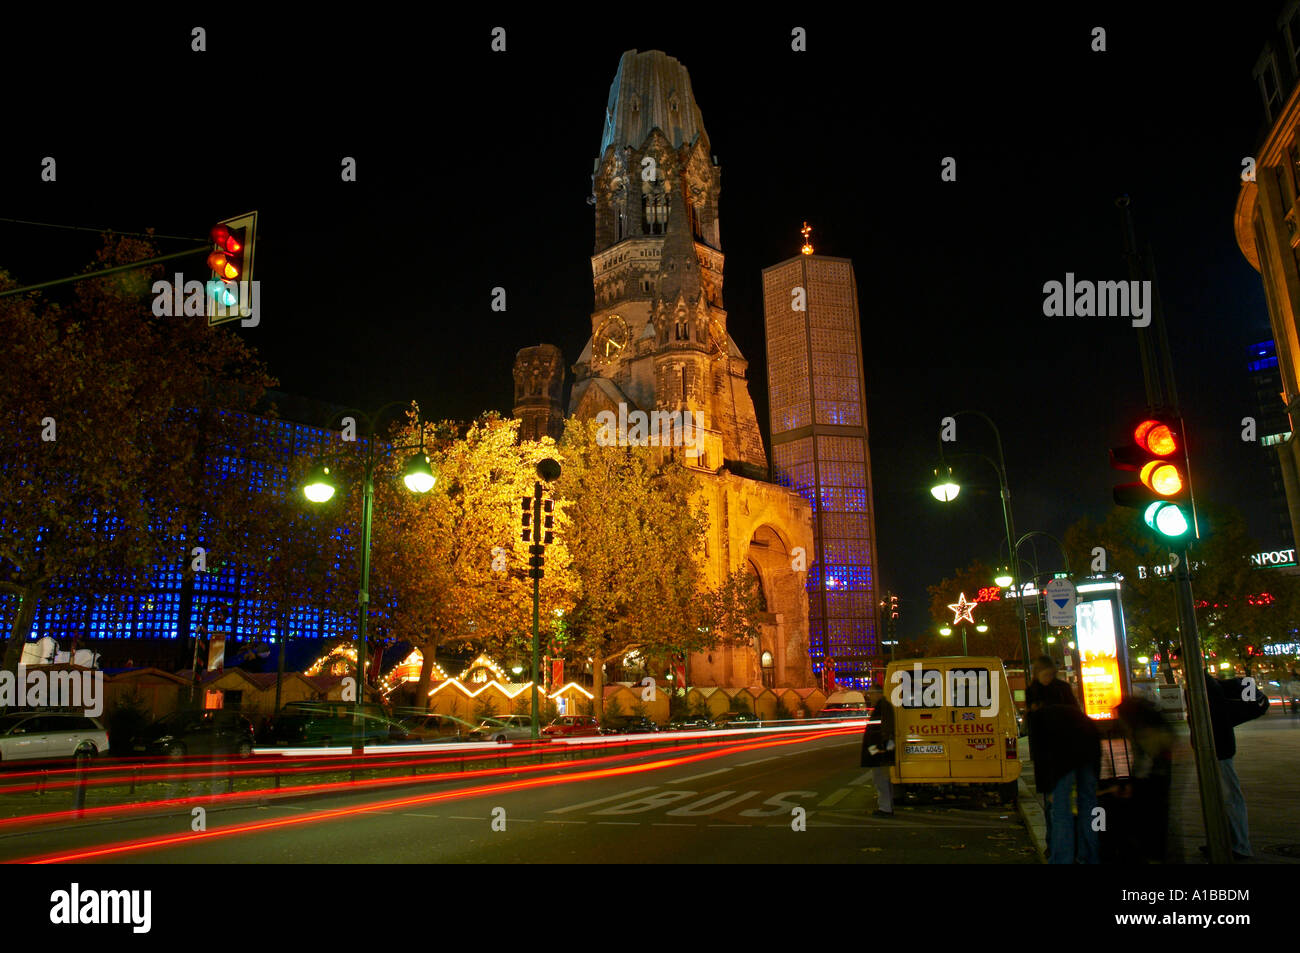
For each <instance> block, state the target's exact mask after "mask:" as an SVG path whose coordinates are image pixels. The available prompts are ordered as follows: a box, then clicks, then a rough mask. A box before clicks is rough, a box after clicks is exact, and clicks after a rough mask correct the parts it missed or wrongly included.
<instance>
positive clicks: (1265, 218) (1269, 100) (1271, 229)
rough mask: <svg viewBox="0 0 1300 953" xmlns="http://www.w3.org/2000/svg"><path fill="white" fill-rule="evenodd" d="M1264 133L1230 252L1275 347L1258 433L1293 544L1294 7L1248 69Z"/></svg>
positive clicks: (1296, 330)
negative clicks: (1277, 426) (1250, 283)
mask: <svg viewBox="0 0 1300 953" xmlns="http://www.w3.org/2000/svg"><path fill="white" fill-rule="evenodd" d="M1253 75H1254V78H1255V81H1256V83H1257V84H1258V88H1259V92H1260V98H1261V99H1262V101H1263V106H1264V110H1263V112H1264V120H1265V128H1264V132H1263V136H1262V139H1261V141H1260V143H1259V145H1258V146H1257V148H1256V149H1255V152H1254V155H1253V156H1250V157H1249V158H1250V159H1253V160H1254V162H1253V168H1252V166H1251V164H1250V163H1249V162H1248V163H1247V164H1246V165H1245V166H1244V168H1243V170H1242V184H1241V191H1240V193H1239V194H1238V197H1237V207H1236V212H1235V215H1234V222H1233V225H1234V229H1235V232H1236V237H1237V246H1238V247H1239V248H1240V249H1241V253H1242V254H1243V255H1244V256H1245V257H1246V260H1247V261H1249V262H1250V264H1251V266H1252V267H1253V268H1254V269H1255V270H1256V271H1257V272H1259V274H1260V278H1261V279H1262V281H1263V285H1264V297H1265V299H1266V301H1267V303H1268V317H1269V323H1270V324H1271V325H1272V328H1273V341H1274V342H1275V345H1276V353H1275V354H1274V355H1265V356H1266V357H1276V359H1277V365H1276V370H1277V374H1278V383H1279V384H1280V387H1279V394H1280V398H1279V399H1280V400H1281V402H1282V406H1283V408H1284V410H1285V413H1286V416H1287V421H1286V424H1285V426H1284V427H1283V428H1282V429H1281V430H1280V431H1279V432H1278V433H1265V431H1264V429H1263V427H1262V425H1261V428H1260V429H1259V431H1258V435H1259V437H1260V438H1261V442H1262V440H1263V438H1269V440H1270V444H1271V446H1270V448H1269V450H1268V452H1271V453H1275V454H1276V457H1277V465H1278V471H1279V473H1280V476H1281V481H1282V486H1283V490H1284V493H1285V496H1286V505H1287V513H1288V521H1289V523H1290V527H1291V539H1292V540H1295V539H1300V443H1297V441H1296V439H1295V437H1294V436H1293V435H1294V433H1295V419H1296V415H1297V413H1298V412H1300V378H1297V374H1298V373H1300V325H1298V323H1297V320H1298V318H1300V2H1296V0H1292V2H1290V3H1287V4H1286V6H1285V7H1284V8H1283V10H1282V15H1281V16H1280V17H1279V18H1278V21H1277V30H1276V32H1275V33H1274V35H1273V36H1272V37H1271V38H1270V39H1269V40H1268V42H1267V43H1266V45H1265V47H1264V51H1263V52H1262V53H1261V54H1260V57H1259V60H1258V61H1257V62H1256V64H1255V69H1254V74H1253Z"/></svg>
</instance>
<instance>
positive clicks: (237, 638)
mask: <svg viewBox="0 0 1300 953" xmlns="http://www.w3.org/2000/svg"><path fill="white" fill-rule="evenodd" d="M289 400H290V401H291V402H292V401H293V399H292V398H289ZM303 406H305V405H303ZM226 420H227V422H229V423H233V424H234V425H235V426H232V427H228V428H223V430H222V432H223V433H224V434H230V433H234V434H237V435H238V438H237V440H235V441H231V440H226V439H225V438H223V440H224V442H225V443H226V445H224V446H215V447H212V448H210V449H209V450H208V452H207V453H206V455H205V457H204V461H203V469H204V474H205V477H204V478H205V480H206V481H211V482H214V483H215V482H220V483H222V484H225V486H224V487H223V490H225V491H227V492H228V491H229V489H230V487H229V484H230V483H231V482H234V483H235V484H236V486H238V487H242V488H244V489H245V492H247V493H248V494H249V496H250V497H251V496H253V495H255V494H260V493H274V494H295V495H296V494H297V493H298V488H297V487H295V486H290V479H289V473H290V465H291V463H292V462H293V461H294V459H295V458H297V457H300V456H308V457H314V456H316V455H318V454H319V453H320V452H321V450H322V448H323V447H324V446H325V445H326V443H327V442H328V441H337V436H338V435H337V432H336V431H333V430H331V429H329V428H326V427H320V426H313V425H309V424H303V423H296V422H294V421H290V420H284V419H277V418H271V417H264V416H256V415H242V414H231V415H228V416H227V418H226ZM243 440H247V441H252V442H255V443H256V444H257V445H259V446H261V447H263V448H266V449H270V450H271V453H269V454H267V453H261V454H258V455H257V456H258V457H260V458H261V459H252V458H251V457H252V455H250V454H247V453H245V452H242V451H241V449H240V447H238V446H233V445H231V444H232V443H234V442H238V441H243ZM303 505H304V506H306V505H309V504H306V503H305V502H304V504H303ZM210 519H211V517H210V516H209V515H208V514H204V516H203V518H202V520H201V521H200V523H199V526H198V529H197V531H196V532H195V533H194V534H193V536H192V538H190V539H184V540H182V539H178V540H177V541H176V553H177V558H176V559H175V561H174V562H171V563H168V564H165V565H158V566H155V567H153V569H151V570H150V571H149V572H148V574H147V576H146V579H145V581H144V584H143V585H141V584H140V583H139V582H138V581H136V580H132V579H128V578H126V577H122V578H114V577H106V578H104V579H103V580H101V582H100V583H99V584H98V585H97V586H86V585H84V584H82V585H73V584H72V583H70V582H69V581H67V580H64V581H63V582H62V584H61V585H60V584H58V583H56V584H55V585H53V586H52V587H51V588H50V590H49V591H48V593H47V594H46V596H45V598H44V599H43V600H42V603H41V605H40V606H39V607H38V608H37V610H36V614H35V618H34V620H33V625H32V630H31V633H30V635H29V640H30V641H35V640H37V639H39V638H41V637H44V636H48V637H50V638H53V639H55V640H56V641H57V642H58V643H59V645H60V647H61V648H63V649H65V650H66V649H67V648H68V647H69V645H70V644H71V642H72V641H73V640H76V641H77V642H78V643H79V644H80V645H83V646H88V647H93V648H95V649H96V650H97V651H101V652H102V653H103V654H104V660H103V664H104V665H105V666H106V667H112V666H113V665H114V664H121V663H124V662H126V661H127V660H130V661H133V662H134V663H136V664H157V665H168V666H170V665H172V663H175V662H179V661H181V660H182V659H184V664H185V665H188V664H189V655H188V653H187V648H186V646H188V645H190V644H191V643H189V637H190V636H192V635H194V634H196V633H197V634H199V635H201V636H202V637H204V638H206V637H207V636H208V635H209V634H211V635H217V634H221V635H225V636H226V638H227V652H226V656H227V658H231V657H232V640H233V643H234V644H235V645H236V646H237V643H240V642H244V643H258V642H263V643H275V642H277V641H278V640H279V639H280V638H281V637H283V636H286V635H287V636H288V637H289V638H291V639H294V640H297V639H323V640H338V639H341V638H351V637H353V635H354V633H355V631H356V622H357V617H356V608H355V606H356V590H357V584H356V578H355V575H356V573H355V567H354V563H355V561H356V560H355V544H356V538H357V536H358V531H356V530H352V529H351V528H350V527H348V526H346V525H344V526H340V527H339V528H338V529H336V530H335V531H334V533H333V534H332V536H331V537H330V541H331V544H332V547H331V549H332V551H331V552H329V553H327V554H326V559H327V563H326V567H327V569H328V570H329V573H330V586H331V588H330V589H329V590H328V591H327V592H326V594H325V595H324V596H323V597H319V596H318V597H317V600H319V599H322V598H323V599H324V601H325V603H326V604H315V602H314V601H313V600H312V599H310V598H308V597H303V598H299V599H294V598H292V597H291V598H290V599H288V600H286V603H285V606H284V608H283V610H282V609H281V608H280V606H279V605H278V604H275V603H273V602H272V601H271V600H270V599H269V598H267V597H265V596H264V595H263V593H264V592H265V582H266V578H267V574H266V572H265V571H264V570H261V569H259V568H257V567H256V566H255V565H247V564H245V565H237V564H229V563H227V564H224V565H223V564H221V560H220V559H218V558H217V555H216V554H215V553H214V554H213V556H212V558H211V560H210V561H209V563H208V566H207V569H208V571H206V572H190V571H189V566H190V557H189V556H188V555H184V554H187V553H189V552H190V551H191V549H192V547H195V546H200V547H204V548H205V549H206V548H207V534H206V533H205V530H204V527H205V526H207V525H210ZM104 532H106V533H111V532H112V526H111V522H107V523H106V524H105V526H104ZM267 555H271V554H269V553H268V554H267ZM254 561H255V562H258V561H260V559H255V560H254ZM213 563H216V564H215V565H214V564H213ZM87 589H95V590H97V591H98V593H99V594H98V595H96V596H94V597H93V598H84V597H82V596H80V595H77V594H74V593H84V592H85V591H86V590H87ZM386 606H387V602H386V599H385V593H384V592H383V590H382V588H379V587H377V588H376V590H375V591H374V592H373V593H372V610H375V614H374V617H373V618H372V631H373V632H375V634H377V635H380V636H383V635H384V634H386V631H387V626H386V624H385V623H386V622H387V619H388V616H389V613H388V612H387V611H385V609H386ZM16 608H17V600H16V598H15V597H13V596H6V597H4V598H3V599H0V624H3V625H4V626H5V627H6V629H7V628H8V626H9V625H10V624H11V621H12V619H13V615H14V612H15V611H16ZM177 640H185V642H184V644H183V645H182V644H179V643H178V642H177ZM90 643H96V644H94V645H90Z"/></svg>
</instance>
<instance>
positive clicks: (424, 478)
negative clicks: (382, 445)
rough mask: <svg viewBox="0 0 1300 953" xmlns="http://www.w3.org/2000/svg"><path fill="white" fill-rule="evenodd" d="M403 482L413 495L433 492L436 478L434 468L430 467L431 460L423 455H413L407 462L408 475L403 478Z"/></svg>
mask: <svg viewBox="0 0 1300 953" xmlns="http://www.w3.org/2000/svg"><path fill="white" fill-rule="evenodd" d="M402 482H403V483H405V484H406V488H407V489H408V490H410V491H411V492H412V493H428V492H429V491H430V490H432V489H433V484H434V482H435V478H434V476H433V468H432V467H430V466H429V458H428V457H427V456H425V455H424V454H423V453H416V454H412V456H411V459H410V460H408V461H407V462H406V474H405V476H403V477H402Z"/></svg>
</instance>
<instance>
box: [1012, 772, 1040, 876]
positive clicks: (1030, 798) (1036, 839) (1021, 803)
mask: <svg viewBox="0 0 1300 953" xmlns="http://www.w3.org/2000/svg"><path fill="white" fill-rule="evenodd" d="M1019 784H1020V796H1019V797H1018V798H1016V810H1017V811H1019V812H1020V819H1021V820H1022V821H1024V822H1025V829H1026V830H1027V831H1028V832H1029V839H1030V840H1031V841H1033V843H1034V849H1035V850H1036V851H1037V852H1038V862H1039V863H1040V864H1042V863H1046V860H1045V859H1044V858H1045V857H1046V856H1047V818H1046V817H1045V816H1044V814H1043V809H1042V807H1041V806H1040V805H1039V803H1038V795H1036V794H1034V793H1032V792H1031V791H1030V790H1029V785H1028V784H1026V783H1025V776H1024V774H1023V773H1022V774H1021V776H1020V781H1019Z"/></svg>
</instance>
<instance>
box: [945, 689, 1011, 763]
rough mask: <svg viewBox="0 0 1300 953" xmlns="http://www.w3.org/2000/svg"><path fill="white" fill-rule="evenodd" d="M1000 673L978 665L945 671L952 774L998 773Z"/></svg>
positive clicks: (1000, 736) (999, 759)
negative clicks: (950, 705)
mask: <svg viewBox="0 0 1300 953" xmlns="http://www.w3.org/2000/svg"><path fill="white" fill-rule="evenodd" d="M1001 674H1002V673H1001V672H994V671H990V670H989V669H988V668H985V667H982V666H977V667H967V668H956V667H954V668H951V669H949V671H948V678H947V682H948V684H947V686H946V687H947V689H948V694H949V696H950V700H951V703H952V707H950V708H949V709H948V710H947V712H946V714H947V716H948V723H949V728H948V732H949V735H948V737H949V743H950V745H951V752H952V753H951V761H952V776H953V777H954V778H999V777H1001V776H1002V755H1003V751H1002V747H1003V746H1002V734H1001V732H1000V731H999V730H998V728H999V724H1000V718H1001V716H1002V714H1003V712H1002V706H1003V701H1002V685H1001V678H1000V676H1001Z"/></svg>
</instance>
